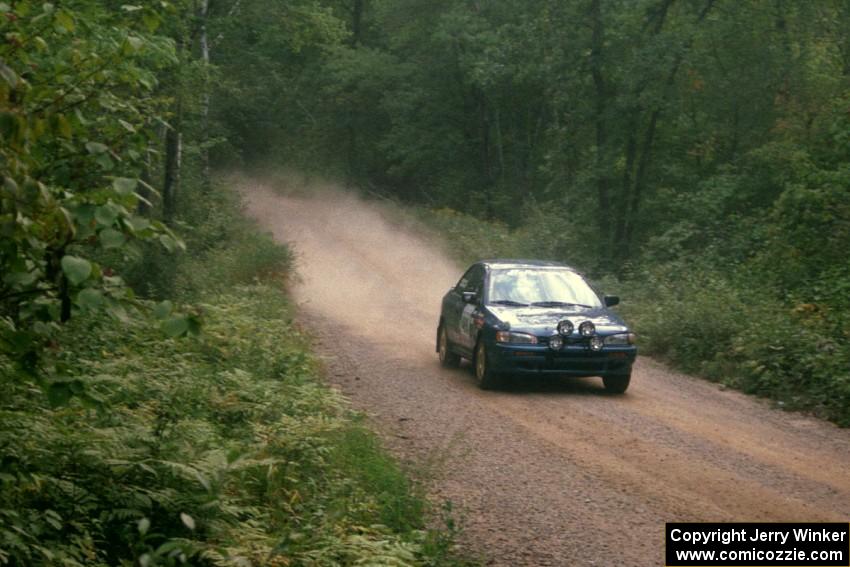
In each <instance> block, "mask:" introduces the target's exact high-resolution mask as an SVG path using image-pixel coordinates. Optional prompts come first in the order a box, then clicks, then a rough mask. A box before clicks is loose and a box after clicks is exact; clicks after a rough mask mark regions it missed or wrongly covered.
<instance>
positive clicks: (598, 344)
mask: <svg viewBox="0 0 850 567" xmlns="http://www.w3.org/2000/svg"><path fill="white" fill-rule="evenodd" d="M604 344H605V341H603V340H602V337H591V339H590V350H595V351H599V350H602V345H604Z"/></svg>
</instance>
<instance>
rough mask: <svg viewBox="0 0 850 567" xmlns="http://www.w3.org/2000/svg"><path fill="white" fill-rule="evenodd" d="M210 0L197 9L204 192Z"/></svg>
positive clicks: (206, 185) (207, 165) (207, 175)
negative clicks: (201, 78)
mask: <svg viewBox="0 0 850 567" xmlns="http://www.w3.org/2000/svg"><path fill="white" fill-rule="evenodd" d="M209 8H210V0H201V4H200V8H199V10H198V20H199V21H200V36H199V40H198V42H199V44H200V47H201V60H202V61H203V64H204V68H203V82H204V84H203V89H204V92H203V94H202V95H201V133H200V138H201V139H200V146H201V189H202V190H203V191H204V192H209V190H210V183H211V180H210V148H209V124H210V77H209V73H210V69H209V67H210V45H209V39H208V37H207V15H208V14H209Z"/></svg>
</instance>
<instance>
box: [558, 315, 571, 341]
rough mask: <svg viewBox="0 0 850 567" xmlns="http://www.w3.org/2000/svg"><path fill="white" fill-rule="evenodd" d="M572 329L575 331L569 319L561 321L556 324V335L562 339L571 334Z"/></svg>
mask: <svg viewBox="0 0 850 567" xmlns="http://www.w3.org/2000/svg"><path fill="white" fill-rule="evenodd" d="M573 329H575V325H573V322H572V321H570V320H569V319H564V320H563V321H559V322H558V334H559V335H561V336H562V337H569V336H570V335H572V334H573Z"/></svg>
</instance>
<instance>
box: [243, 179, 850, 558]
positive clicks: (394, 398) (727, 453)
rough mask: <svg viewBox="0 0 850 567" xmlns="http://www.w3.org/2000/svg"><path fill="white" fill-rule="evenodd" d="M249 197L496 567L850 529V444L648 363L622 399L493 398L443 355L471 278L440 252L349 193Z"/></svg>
mask: <svg viewBox="0 0 850 567" xmlns="http://www.w3.org/2000/svg"><path fill="white" fill-rule="evenodd" d="M243 193H244V195H245V197H246V201H247V204H248V211H249V213H250V214H251V215H252V216H254V217H255V218H257V219H258V220H259V222H260V223H261V224H262V225H263V226H264V227H265V228H267V229H268V230H270V231H272V232H273V233H274V235H275V237H276V238H278V239H280V240H281V241H287V242H292V243H294V245H295V248H296V250H297V251H298V254H299V258H300V262H299V273H300V274H301V277H302V281H301V282H300V283H299V284H298V285H297V286H296V288H295V290H294V293H295V297H296V299H297V300H298V302H299V305H300V313H301V315H300V317H301V319H302V321H304V322H305V324H307V325H309V326H310V328H311V331H314V332H315V334H316V337H317V342H318V348H319V350H320V352H321V353H322V354H323V355H324V357H325V358H326V361H327V366H328V371H329V375H330V378H331V379H332V380H333V381H334V382H335V383H336V384H337V385H338V386H339V387H340V388H341V389H342V390H343V391H344V392H345V393H346V394H347V395H348V396H349V397H350V398H351V399H352V400H353V402H354V403H355V405H356V406H357V407H359V408H361V409H364V410H366V411H368V412H370V413H371V414H372V415H373V416H374V417H375V419H374V422H375V424H376V426H377V427H378V428H379V429H380V430H381V431H382V432H383V433H384V435H385V437H386V439H387V442H388V444H389V445H390V446H391V448H393V449H394V450H396V451H397V452H398V453H399V454H400V455H402V456H403V457H405V458H408V459H410V460H411V461H412V462H413V463H414V464H417V465H419V466H425V465H426V464H427V463H428V462H429V461H431V460H434V459H435V458H437V457H440V458H444V459H446V460H445V464H444V466H443V468H442V470H441V473H440V474H439V476H437V477H436V478H435V480H434V482H433V486H432V487H431V489H432V496H433V497H434V498H435V499H437V500H439V499H441V498H448V499H451V500H452V501H453V502H454V503H455V504H456V506H457V508H458V509H459V510H460V513H461V515H462V517H463V518H464V525H465V526H466V534H465V541H466V542H467V544H468V545H469V546H470V547H471V548H472V549H474V550H479V551H481V552H486V554H487V555H488V556H489V557H491V558H492V564H494V565H529V566H531V565H534V566H537V565H660V564H663V530H664V522H667V521H821V520H831V521H847V520H848V519H850V473H848V471H850V431H847V430H840V429H838V428H836V427H834V426H832V425H830V424H828V423H823V422H820V421H818V420H815V419H810V418H807V417H803V416H800V415H797V414H789V413H784V412H779V411H775V410H772V409H770V408H769V407H768V406H767V405H766V404H765V403H763V402H761V401H759V400H755V399H753V398H750V397H747V396H744V395H742V394H740V393H738V392H733V391H724V390H721V389H720V388H718V387H717V386H716V385H714V384H710V383H707V382H704V381H701V380H698V379H694V378H691V377H689V376H685V375H682V374H678V373H675V372H671V371H669V370H668V369H666V368H664V367H663V366H661V365H659V364H657V363H655V362H653V361H650V360H647V359H644V358H639V359H638V363H637V365H636V367H635V371H634V374H633V379H632V386H631V388H630V390H629V393H628V394H627V395H625V396H621V397H612V396H606V395H604V394H603V393H602V389H601V387H600V385H599V383H598V382H599V381H598V380H595V379H580V380H549V381H537V380H532V381H528V382H526V383H524V384H522V385H520V386H517V387H515V388H513V389H511V390H509V391H506V392H482V391H480V390H478V389H477V388H476V387H475V386H474V384H473V380H472V377H471V375H470V372H469V370H468V368H461V369H459V370H452V371H449V370H444V369H442V368H440V366H439V364H438V362H437V358H436V355H435V353H434V334H435V326H436V322H437V317H438V311H439V305H440V298H441V297H442V295H443V293H445V290H446V289H447V288H448V287H449V286H450V285H452V284H453V283H454V282H455V281H456V280H457V278H458V277H459V276H460V274H461V267H459V266H456V265H454V264H453V263H452V262H451V261H449V260H447V259H446V257H445V255H443V254H442V253H441V251H440V249H439V248H438V247H436V246H435V245H433V244H431V243H429V242H428V241H427V239H425V238H423V237H422V236H420V235H417V234H415V233H413V232H411V231H408V230H405V229H404V228H403V227H402V226H400V225H399V224H398V223H394V222H393V221H391V220H388V216H387V215H386V214H385V213H384V212H382V209H381V208H380V207H377V206H375V205H374V204H371V203H366V202H363V201H361V200H358V199H357V198H355V197H353V196H351V195H347V194H344V193H340V192H332V191H323V192H319V193H317V194H315V195H313V196H310V197H307V196H300V197H299V196H282V195H280V194H277V193H275V192H273V191H271V190H270V189H269V188H267V187H263V186H258V185H251V184H245V185H244V187H243ZM627 300H628V298H626V301H627Z"/></svg>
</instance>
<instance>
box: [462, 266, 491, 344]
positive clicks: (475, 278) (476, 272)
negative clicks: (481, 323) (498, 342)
mask: <svg viewBox="0 0 850 567" xmlns="http://www.w3.org/2000/svg"><path fill="white" fill-rule="evenodd" d="M468 273H469V279H468V281H467V283H466V288H465V290H464V291H471V292H474V293H475V294H476V300H475V301H473V302H472V303H464V304H463V309H462V310H461V313H460V321H459V325H458V339H457V343H458V344H459V345H461V346H463V347H464V348H466V349H468V350H469V351H472V349H473V348H475V339H476V337H477V335H478V327H477V326H476V324H475V318H476V317H475V316H476V315H477V314H478V310H479V307H480V305H481V301H482V299H483V294H484V275H485V270H484V266H482V265H480V264H479V265H476V266H473V267H472V268H471V269H470V270H469V272H468ZM461 301H463V298H462V297H461Z"/></svg>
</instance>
